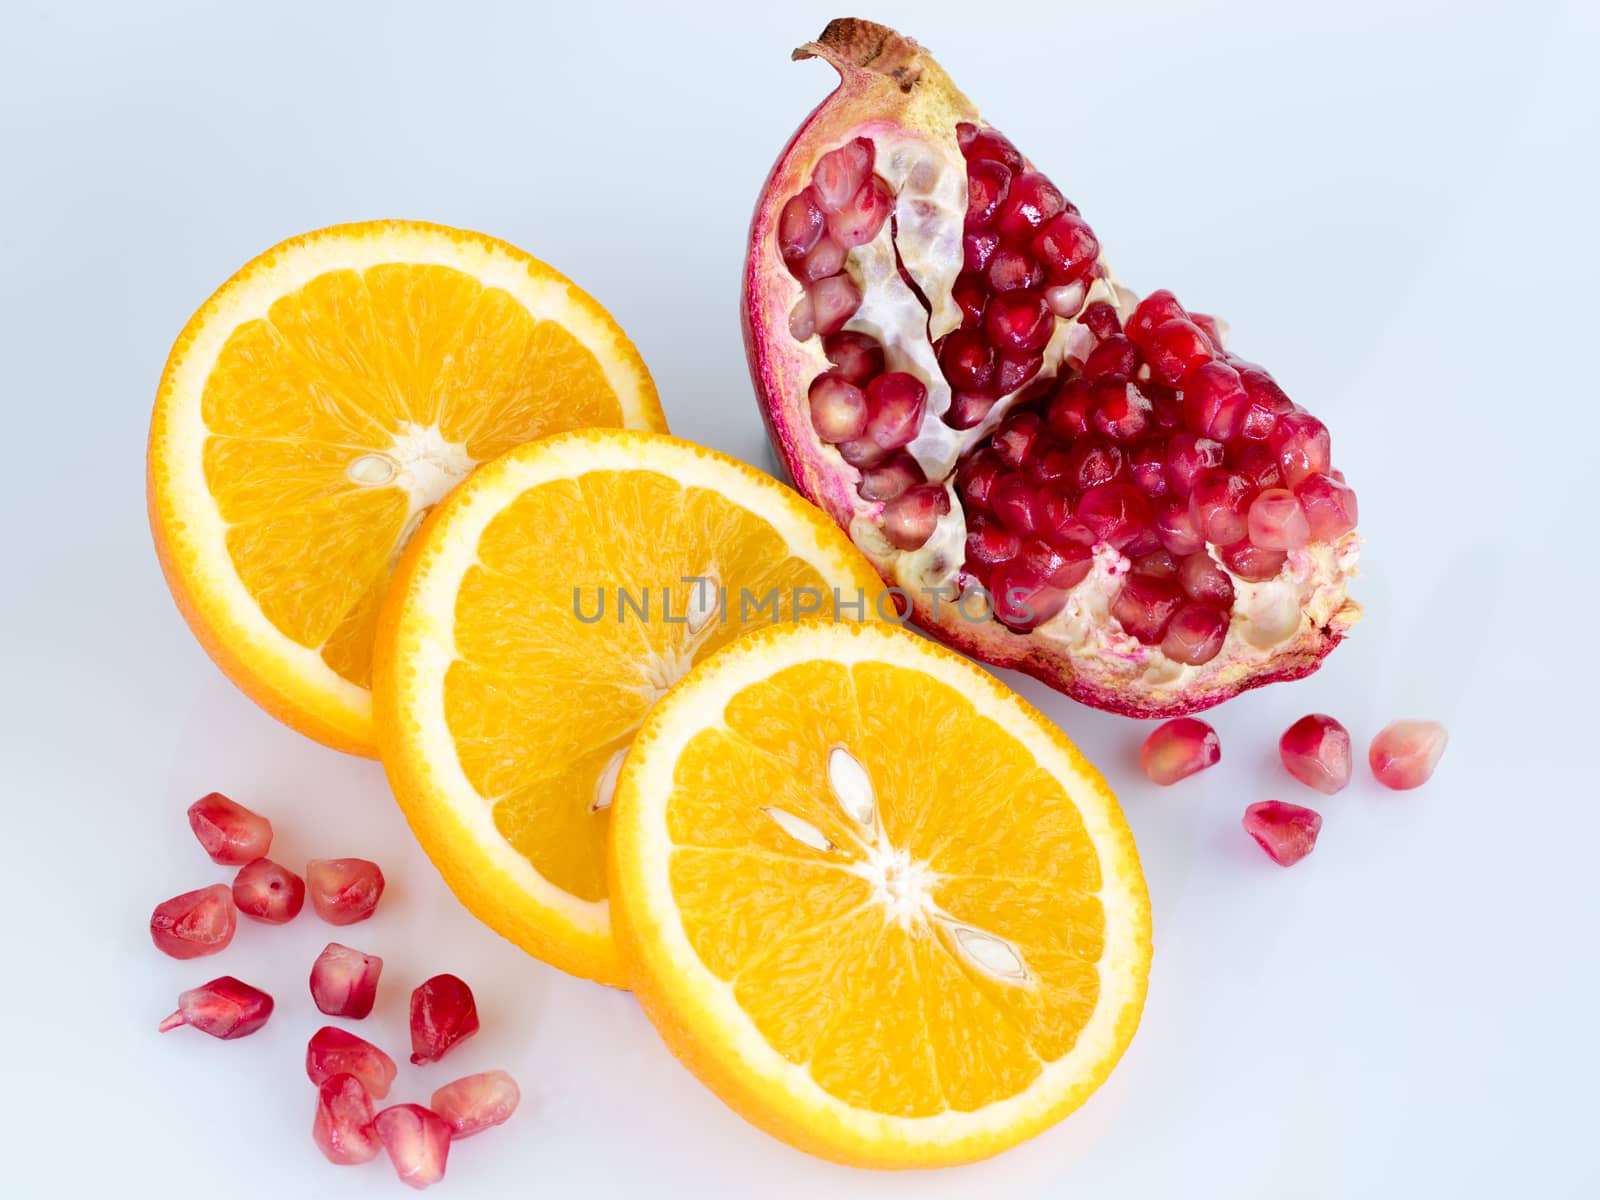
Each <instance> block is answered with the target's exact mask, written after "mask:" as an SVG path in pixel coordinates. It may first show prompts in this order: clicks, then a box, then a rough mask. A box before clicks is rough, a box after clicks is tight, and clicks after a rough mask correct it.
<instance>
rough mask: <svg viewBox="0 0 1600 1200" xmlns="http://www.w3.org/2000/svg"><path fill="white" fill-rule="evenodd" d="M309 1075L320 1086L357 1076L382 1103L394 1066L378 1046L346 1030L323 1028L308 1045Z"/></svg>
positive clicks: (362, 1084) (366, 1089)
mask: <svg viewBox="0 0 1600 1200" xmlns="http://www.w3.org/2000/svg"><path fill="white" fill-rule="evenodd" d="M306 1074H307V1075H308V1076H309V1077H310V1079H311V1082H312V1083H316V1084H320V1083H322V1082H324V1081H325V1080H328V1079H332V1078H334V1077H335V1076H338V1075H354V1076H355V1077H356V1078H357V1079H358V1080H360V1081H361V1086H362V1088H363V1089H365V1091H366V1093H367V1094H368V1095H369V1096H371V1097H372V1098H373V1099H374V1100H382V1099H383V1098H384V1097H385V1096H387V1095H388V1094H389V1088H390V1086H391V1085H392V1084H393V1083H394V1077H395V1065H394V1059H392V1058H390V1057H389V1056H388V1055H387V1054H385V1053H384V1052H383V1051H382V1050H380V1049H378V1047H376V1046H374V1045H373V1044H372V1043H371V1042H369V1041H367V1040H366V1039H365V1038H359V1037H357V1036H356V1035H355V1034H353V1033H346V1032H345V1031H344V1030H343V1029H335V1028H334V1027H333V1026H332V1025H324V1026H323V1027H322V1028H321V1029H319V1030H317V1031H316V1032H315V1033H313V1034H312V1035H311V1041H310V1042H308V1043H307V1044H306Z"/></svg>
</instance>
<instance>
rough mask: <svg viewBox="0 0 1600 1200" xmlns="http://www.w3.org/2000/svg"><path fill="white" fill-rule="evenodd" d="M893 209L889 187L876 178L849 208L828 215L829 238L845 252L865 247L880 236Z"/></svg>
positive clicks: (863, 189) (855, 198) (851, 200)
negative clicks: (857, 247)
mask: <svg viewBox="0 0 1600 1200" xmlns="http://www.w3.org/2000/svg"><path fill="white" fill-rule="evenodd" d="M893 208H894V194H893V193H892V192H890V191H889V185H888V184H886V183H885V182H884V181H883V180H881V179H879V178H878V177H877V176H876V175H874V176H873V177H872V178H871V179H868V180H867V181H866V182H865V183H863V184H862V185H861V186H860V187H859V188H857V189H856V194H855V195H854V196H852V197H851V198H850V202H849V203H848V204H846V205H845V206H844V207H843V208H839V209H836V210H835V211H833V212H831V213H829V214H828V234H829V236H830V237H832V238H833V240H834V241H836V242H838V243H839V244H840V245H841V246H843V247H844V248H845V249H846V250H849V249H851V248H853V247H855V246H864V245H866V244H867V243H868V242H870V241H871V240H872V239H873V238H875V237H877V236H878V231H879V230H880V229H882V228H883V226H884V223H885V222H886V221H888V219H889V212H890V210H891V209H893Z"/></svg>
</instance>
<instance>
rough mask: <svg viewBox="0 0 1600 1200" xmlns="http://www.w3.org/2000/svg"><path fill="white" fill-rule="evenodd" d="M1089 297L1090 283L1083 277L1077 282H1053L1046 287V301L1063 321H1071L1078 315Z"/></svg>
mask: <svg viewBox="0 0 1600 1200" xmlns="http://www.w3.org/2000/svg"><path fill="white" fill-rule="evenodd" d="M1088 298H1089V285H1088V284H1087V283H1085V282H1084V281H1083V280H1081V279H1080V280H1078V281H1077V282H1076V283H1052V284H1051V285H1050V286H1049V287H1047V288H1045V289H1044V302H1045V303H1046V304H1048V305H1049V306H1050V311H1051V312H1053V313H1055V315H1056V316H1058V317H1060V318H1061V319H1062V320H1063V321H1070V320H1072V318H1073V317H1075V316H1077V315H1078V310H1079V309H1080V308H1082V307H1083V302H1084V301H1085V300H1087V299H1088Z"/></svg>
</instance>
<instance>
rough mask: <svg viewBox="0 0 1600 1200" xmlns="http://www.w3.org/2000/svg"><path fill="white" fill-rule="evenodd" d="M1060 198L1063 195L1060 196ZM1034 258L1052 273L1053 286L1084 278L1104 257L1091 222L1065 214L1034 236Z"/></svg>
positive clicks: (1002, 230)
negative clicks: (1101, 254) (1096, 261)
mask: <svg viewBox="0 0 1600 1200" xmlns="http://www.w3.org/2000/svg"><path fill="white" fill-rule="evenodd" d="M1057 194H1058V195H1059V193H1057ZM1001 233H1005V226H1004V224H1002V225H1001ZM1032 248H1033V253H1034V255H1035V256H1036V257H1037V258H1038V259H1039V261H1040V262H1041V263H1043V264H1044V268H1045V270H1046V271H1048V272H1049V273H1050V280H1051V282H1052V283H1071V282H1072V281H1074V280H1077V279H1082V278H1083V277H1084V276H1085V275H1086V274H1088V272H1089V269H1090V268H1091V267H1092V266H1094V263H1095V260H1096V259H1097V258H1099V257H1100V241H1099V239H1098V238H1096V237H1095V236H1094V231H1093V230H1092V229H1090V228H1089V223H1088V222H1087V221H1085V220H1084V219H1083V218H1082V217H1080V216H1079V215H1078V214H1077V213H1073V212H1064V213H1061V214H1060V215H1058V216H1056V217H1054V218H1052V219H1051V220H1050V223H1049V224H1048V225H1046V226H1045V227H1044V228H1043V229H1041V230H1040V231H1039V232H1038V234H1037V235H1035V236H1034V239H1033V242H1032Z"/></svg>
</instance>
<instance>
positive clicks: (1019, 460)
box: [991, 413, 1044, 470]
mask: <svg viewBox="0 0 1600 1200" xmlns="http://www.w3.org/2000/svg"><path fill="white" fill-rule="evenodd" d="M1043 429H1044V422H1043V421H1042V420H1040V418H1039V414H1038V413H1018V414H1017V415H1016V416H1013V417H1009V418H1007V420H1006V422H1005V424H1003V425H1001V426H1000V428H999V429H997V430H995V433H994V438H993V440H992V442H991V445H992V446H993V447H994V452H995V454H996V456H997V457H998V458H999V459H1000V461H1001V462H1003V463H1005V465H1006V466H1008V467H1010V468H1011V469H1012V470H1020V469H1021V467H1022V464H1023V462H1024V461H1025V460H1026V459H1027V457H1028V455H1029V454H1030V453H1032V451H1033V445H1034V443H1035V442H1037V441H1038V440H1039V435H1040V433H1041V432H1043Z"/></svg>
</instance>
